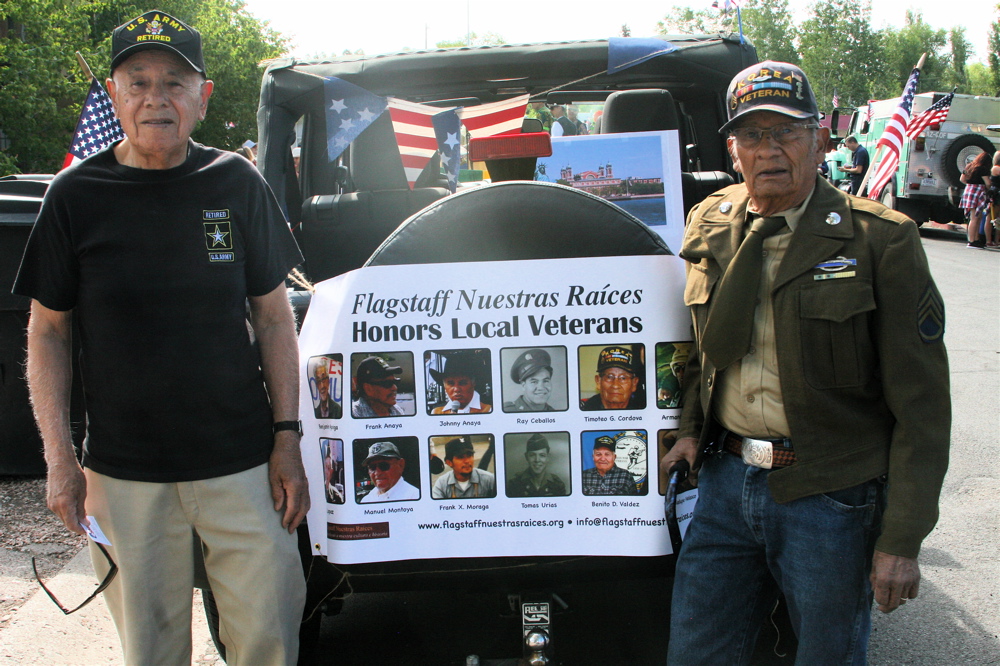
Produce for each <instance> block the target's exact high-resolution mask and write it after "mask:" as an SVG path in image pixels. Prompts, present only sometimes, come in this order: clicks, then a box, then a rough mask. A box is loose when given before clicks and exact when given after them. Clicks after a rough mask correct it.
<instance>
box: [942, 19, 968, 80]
mask: <svg viewBox="0 0 1000 666" xmlns="http://www.w3.org/2000/svg"><path fill="white" fill-rule="evenodd" d="M948 46H949V48H950V49H951V63H950V66H949V67H948V69H947V71H946V72H945V87H946V88H950V87H954V86H958V91H959V92H963V93H967V92H968V71H967V68H966V63H967V62H968V61H969V56H970V55H972V52H973V50H972V44H971V43H970V42H969V40H968V39H967V38H966V37H965V28H959V27H955V28H952V29H951V30H949V31H948Z"/></svg>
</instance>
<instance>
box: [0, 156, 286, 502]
mask: <svg viewBox="0 0 1000 666" xmlns="http://www.w3.org/2000/svg"><path fill="white" fill-rule="evenodd" d="M300 261H301V255H300V253H299V251H298V247H297V246H296V244H295V240H294V239H293V238H292V235H291V232H290V231H289V229H288V225H287V223H286V222H285V219H284V216H283V215H282V213H281V210H280V208H279V207H278V203H277V201H276V200H275V198H274V195H273V194H272V193H271V190H270V188H268V186H267V184H266V183H265V182H264V180H263V178H262V177H261V175H260V173H258V172H257V170H256V169H254V168H253V166H252V165H251V164H250V163H249V162H247V161H246V160H244V159H243V158H241V157H239V156H237V155H235V154H233V153H225V152H222V151H219V150H216V149H214V148H206V147H204V146H201V145H199V144H196V143H194V142H191V144H190V151H189V154H188V158H187V160H186V161H185V162H184V164H182V165H180V166H178V167H175V168H172V169H166V170H148V169H135V168H131V167H127V166H123V165H121V164H119V163H118V161H117V160H116V159H115V157H114V151H113V150H112V149H108V150H105V151H103V152H101V153H98V154H97V155H94V156H92V157H90V158H88V159H86V160H84V161H83V162H81V163H80V164H78V165H77V166H75V167H72V168H71V169H68V170H66V171H63V172H62V173H60V174H59V175H58V176H56V178H55V179H54V180H53V181H52V184H51V185H50V186H49V189H48V192H47V194H46V196H45V200H44V201H43V203H42V208H41V211H40V213H39V216H38V221H37V222H36V224H35V227H34V229H33V230H32V233H31V238H30V239H29V241H28V245H27V248H26V249H25V253H24V259H23V261H22V263H21V269H20V272H19V274H18V277H17V281H16V283H15V286H14V292H15V293H17V294H21V295H24V296H30V297H31V298H34V299H36V300H38V301H39V302H40V303H41V304H42V305H44V306H45V307H47V308H50V309H53V310H60V311H66V310H73V316H74V320H75V321H76V323H77V324H78V327H79V332H80V342H81V366H82V375H83V384H84V394H85V398H86V406H87V439H86V443H85V447H84V465H85V466H87V467H89V468H91V469H93V470H94V471H96V472H99V473H101V474H105V475H108V476H112V477H115V478H119V479H129V480H136V481H154V482H176V481H190V480H197V479H207V478H214V477H218V476H223V475H226V474H234V473H237V472H241V471H244V470H247V469H250V468H252V467H255V466H257V465H260V464H262V463H264V462H266V461H267V459H268V457H269V456H270V452H271V448H272V446H273V437H272V434H271V422H272V415H271V409H270V404H269V401H268V397H267V393H266V391H265V388H264V382H263V374H262V372H261V369H260V357H259V354H258V352H257V349H256V346H255V345H254V344H253V343H252V342H251V337H250V333H249V330H248V326H247V322H246V299H247V297H248V296H261V295H264V294H267V293H269V292H271V291H272V290H274V289H275V288H276V287H277V286H278V285H280V284H281V283H282V280H283V279H284V277H285V276H286V275H287V273H288V271H289V270H290V269H291V268H292V267H293V266H295V265H296V264H298V263H299V262H300Z"/></svg>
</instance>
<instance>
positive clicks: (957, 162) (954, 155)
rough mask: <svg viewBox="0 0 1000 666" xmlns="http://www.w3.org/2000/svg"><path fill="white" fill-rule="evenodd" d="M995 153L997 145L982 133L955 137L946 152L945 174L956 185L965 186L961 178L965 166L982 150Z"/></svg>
mask: <svg viewBox="0 0 1000 666" xmlns="http://www.w3.org/2000/svg"><path fill="white" fill-rule="evenodd" d="M984 150H985V151H986V152H988V153H990V154H991V155H992V154H993V151H994V150H997V147H996V146H994V145H993V142H992V141H990V140H989V139H987V138H986V137H985V136H983V135H981V134H963V135H962V136H960V137H958V138H957V139H955V140H954V141H953V142H952V143H951V145H950V146H948V150H946V151H945V152H944V176H945V178H946V179H947V180H948V182H949V183H951V184H952V185H954V186H955V187H963V186H964V183H962V181H961V180H960V177H961V175H962V171H964V170H965V166H966V165H967V164H968V163H969V162H971V161H972V159H973V158H975V156H976V155H978V154H979V153H980V152H982V151H984Z"/></svg>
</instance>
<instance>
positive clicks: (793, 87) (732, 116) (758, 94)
mask: <svg viewBox="0 0 1000 666" xmlns="http://www.w3.org/2000/svg"><path fill="white" fill-rule="evenodd" d="M726 110H727V111H728V113H729V122H727V123H726V124H725V125H723V126H722V127H721V128H719V133H720V134H725V133H726V132H728V131H729V130H731V129H732V128H733V126H734V125H735V124H736V121H737V120H739V118H740V117H741V116H743V115H744V114H747V113H750V112H752V111H774V112H775V113H780V114H782V115H785V116H789V117H791V118H817V119H818V118H819V107H818V106H816V95H814V94H813V91H812V88H811V87H810V86H809V81H808V79H806V75H805V73H804V72H803V71H802V70H801V69H799V68H798V67H796V66H795V65H790V64H788V63H787V62H775V61H773V60H768V61H766V62H761V63H757V64H756V65H753V66H751V67H747V68H746V69H744V70H743V71H742V72H740V73H739V74H737V75H736V78H734V79H733V80H732V83H730V84H729V91H728V92H727V93H726Z"/></svg>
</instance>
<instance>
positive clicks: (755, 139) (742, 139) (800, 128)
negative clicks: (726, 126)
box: [729, 123, 819, 148]
mask: <svg viewBox="0 0 1000 666" xmlns="http://www.w3.org/2000/svg"><path fill="white" fill-rule="evenodd" d="M814 129H819V125H817V124H815V123H811V124H803V123H781V124H779V125H774V126H773V127H767V128H763V127H737V128H735V129H732V130H730V132H729V134H730V135H731V136H733V137H735V138H736V143H738V144H739V145H741V146H743V147H744V148H753V147H754V146H756V145H757V144H759V143H760V142H761V141H762V140H763V139H764V135H765V134H770V135H771V138H773V139H774V140H775V141H777V142H778V143H780V144H781V145H785V144H789V143H795V142H796V141H798V140H800V139H802V138H804V137H805V136H806V134H807V133H808V132H809V131H810V130H814Z"/></svg>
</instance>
